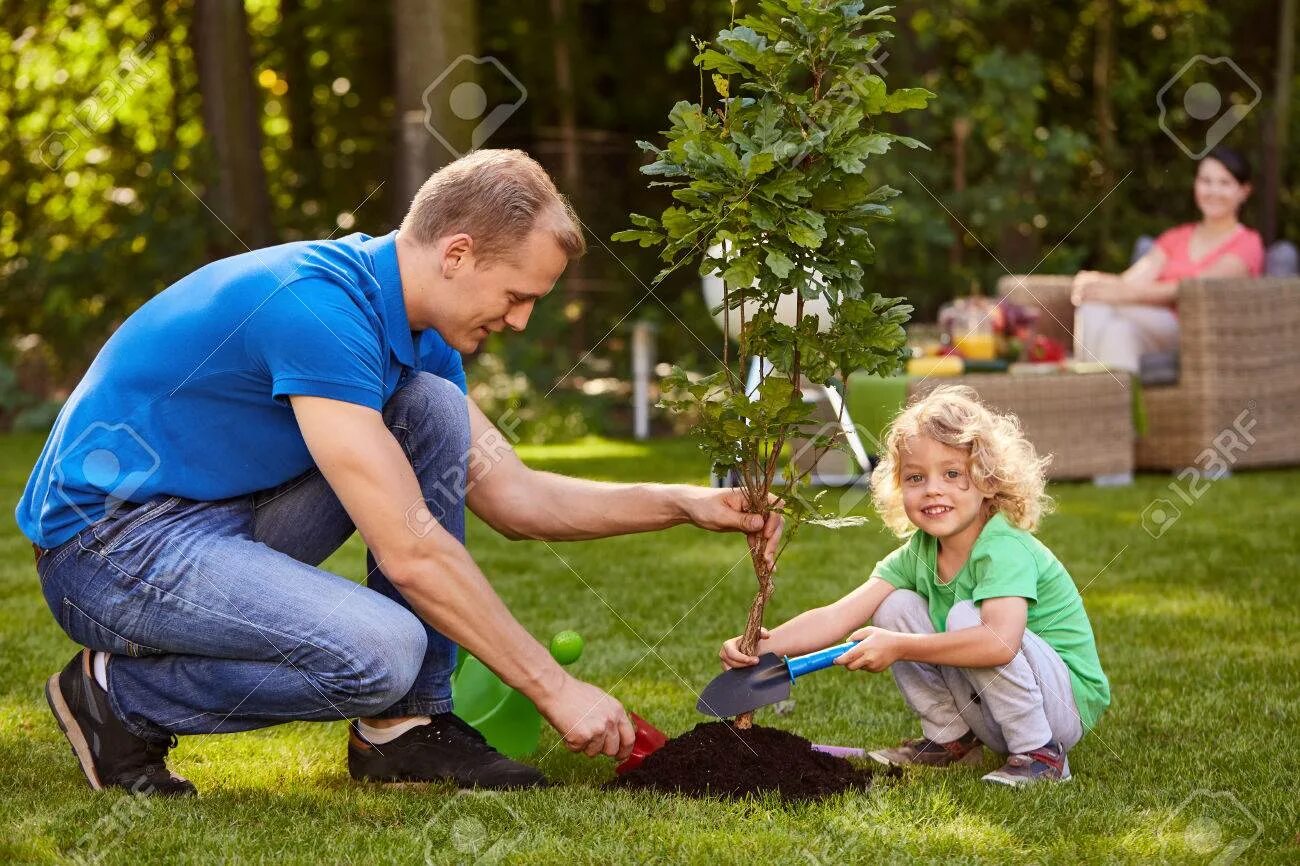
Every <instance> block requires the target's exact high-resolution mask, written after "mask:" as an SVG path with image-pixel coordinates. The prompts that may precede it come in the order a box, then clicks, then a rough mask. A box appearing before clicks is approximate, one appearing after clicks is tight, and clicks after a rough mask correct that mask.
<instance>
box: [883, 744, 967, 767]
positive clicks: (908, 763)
mask: <svg viewBox="0 0 1300 866" xmlns="http://www.w3.org/2000/svg"><path fill="white" fill-rule="evenodd" d="M867 757H868V758H871V759H872V760H873V761H875V762H876V763H878V764H884V765H885V766H886V767H936V768H938V769H940V770H942V769H944V768H945V767H951V766H952V765H953V764H966V765H969V766H978V765H979V764H982V763H984V747H983V746H980V747H979V748H978V749H971V750H970V751H969V752H967V753H966V754H965V755H962V756H961V757H960V758H958V759H957V760H955V761H952V762H950V763H947V764H927V763H926V762H925V761H891V760H890V759H889V757H888V756H887V755H885V754H884V752H879V751H877V752H867Z"/></svg>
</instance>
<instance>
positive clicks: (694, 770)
mask: <svg viewBox="0 0 1300 866" xmlns="http://www.w3.org/2000/svg"><path fill="white" fill-rule="evenodd" d="M873 775H874V773H873V771H872V770H871V769H864V768H860V767H857V766H855V765H854V764H851V763H850V762H849V761H847V760H845V759H844V758H837V757H834V756H832V755H827V754H823V753H821V752H815V751H813V748H812V744H811V743H809V742H808V741H807V740H805V739H804V738H803V737H800V736H796V735H795V734H791V733H789V732H788V731H780V730H777V729H776V728H764V727H758V726H755V727H752V728H749V729H748V730H739V729H737V728H736V727H734V726H733V725H732V724H731V723H730V722H705V723H702V724H699V725H696V726H695V728H694V729H693V730H691V731H689V732H687V733H685V734H683V735H681V736H680V737H677V738H676V739H672V740H669V741H668V743H667V745H665V746H664V747H663V748H661V749H659V751H657V752H655V753H654V754H652V755H650V756H649V757H648V758H646V759H645V761H644V762H643V763H642V764H641V766H639V767H637V768H636V769H635V770H632V771H630V772H628V773H626V774H624V775H622V776H619V777H618V778H616V779H614V780H613V781H612V782H610V783H609V787H612V788H631V789H651V790H656V791H670V792H675V793H679V794H685V795H687V796H691V797H737V798H738V797H744V796H746V795H748V794H763V793H767V792H770V791H774V792H776V793H778V794H780V796H781V798H782V799H784V800H788V801H808V800H819V799H821V798H823V797H828V796H830V795H831V794H837V793H839V792H841V791H850V790H858V791H864V790H866V789H867V788H869V787H870V786H871V782H872V777H873Z"/></svg>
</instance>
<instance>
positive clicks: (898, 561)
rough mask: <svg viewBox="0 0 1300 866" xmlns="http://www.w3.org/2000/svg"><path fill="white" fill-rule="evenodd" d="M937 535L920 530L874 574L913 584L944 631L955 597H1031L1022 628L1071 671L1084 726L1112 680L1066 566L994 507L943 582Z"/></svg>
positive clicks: (1093, 718) (1096, 714) (1106, 699)
mask: <svg viewBox="0 0 1300 866" xmlns="http://www.w3.org/2000/svg"><path fill="white" fill-rule="evenodd" d="M938 554H939V545H938V539H936V538H935V537H934V536H933V535H928V534H926V533H924V532H921V531H920V530H917V532H915V533H914V534H913V535H912V537H911V538H910V539H909V540H908V542H907V543H906V544H904V545H903V546H902V547H900V548H898V549H897V550H895V551H894V552H893V553H891V554H889V555H888V556H886V557H885V558H884V559H882V560H881V561H880V562H879V563H877V565H876V568H875V571H873V572H872V576H873V577H879V578H880V579H881V580H884V581H886V582H888V583H890V584H892V585H893V586H895V587H896V588H898V589H910V590H912V591H913V592H915V593H917V594H919V595H920V596H921V597H922V598H924V599H925V600H926V602H927V603H928V604H929V605H930V621H931V622H932V623H933V624H934V628H935V630H936V631H940V632H941V631H944V629H945V627H946V625H947V622H948V612H949V611H950V610H952V606H953V605H954V604H956V603H957V602H959V601H973V602H975V603H976V604H977V605H978V604H979V603H980V602H982V601H984V600H985V599H987V598H1005V597H1007V596H1020V597H1021V598H1025V599H1028V600H1029V615H1028V621H1027V622H1026V628H1028V630H1029V631H1032V632H1033V633H1034V634H1036V635H1038V636H1039V637H1040V638H1042V639H1043V640H1044V641H1046V642H1047V645H1048V646H1050V647H1051V648H1052V649H1054V650H1055V651H1056V653H1057V655H1059V656H1060V657H1061V660H1062V661H1064V662H1065V666H1066V667H1067V668H1069V670H1070V684H1071V686H1072V687H1073V690H1074V703H1075V705H1076V706H1077V707H1078V708H1079V718H1080V719H1082V721H1083V725H1084V727H1085V728H1091V727H1092V726H1093V725H1094V724H1096V723H1097V719H1099V718H1100V717H1101V714H1102V712H1103V711H1104V710H1105V709H1106V707H1108V706H1109V705H1110V683H1109V682H1107V680H1106V674H1104V673H1103V672H1102V670H1101V660H1100V659H1099V658H1098V657H1097V643H1096V641H1095V640H1094V639H1093V636H1092V625H1091V624H1090V623H1089V622H1088V614H1087V613H1086V612H1085V611H1084V609H1083V599H1082V598H1081V597H1080V596H1079V591H1078V589H1076V588H1075V586H1074V581H1073V580H1071V578H1070V574H1069V572H1067V571H1066V570H1065V566H1063V565H1061V563H1060V561H1059V560H1057V558H1056V557H1055V556H1053V555H1052V551H1050V550H1048V549H1047V547H1046V546H1044V545H1043V543H1042V542H1041V541H1039V540H1038V539H1037V538H1034V536H1033V535H1031V534H1030V533H1028V532H1025V531H1024V530H1023V529H1017V528H1016V527H1014V526H1012V525H1011V524H1010V523H1008V522H1007V519H1006V518H1005V517H1003V516H1002V515H1001V514H994V515H993V517H991V518H990V519H989V522H988V523H986V524H985V525H984V529H983V530H981V531H980V535H979V538H977V539H976V540H975V545H974V546H973V547H972V548H971V552H970V558H969V559H967V560H966V564H965V565H963V566H962V567H961V571H959V572H957V574H956V575H954V576H953V578H952V580H950V581H949V582H948V583H939V581H938V574H939V572H938V569H937V567H936V565H937V559H938Z"/></svg>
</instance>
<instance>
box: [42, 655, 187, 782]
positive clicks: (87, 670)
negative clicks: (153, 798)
mask: <svg viewBox="0 0 1300 866" xmlns="http://www.w3.org/2000/svg"><path fill="white" fill-rule="evenodd" d="M92 657H93V654H92V652H91V651H90V650H88V649H83V650H82V651H81V652H79V653H77V654H76V655H75V656H73V657H72V661H70V662H68V664H67V667H65V668H64V669H63V670H62V671H60V672H59V673H57V674H55V675H53V676H52V677H50V679H49V681H48V682H47V683H46V684H45V699H46V700H47V701H49V704H50V709H51V710H52V711H53V712H54V719H55V721H57V722H58V723H59V728H61V729H62V730H63V734H64V736H66V737H67V738H68V742H69V743H70V744H71V745H72V754H73V755H75V756H76V758H77V762H78V763H79V764H81V771H82V772H83V773H85V774H86V780H87V781H88V782H90V787H91V788H93V789H95V790H96V791H99V790H103V789H104V788H124V789H125V790H127V791H130V792H131V793H132V794H141V795H158V796H162V797H193V796H194V795H195V794H197V793H198V792H197V791H196V790H195V788H194V785H192V784H191V783H190V782H189V780H188V779H182V778H181V777H180V776H177V775H176V774H175V773H173V772H171V771H170V770H168V769H167V752H168V751H169V750H170V749H171V748H172V747H173V746H175V745H176V737H175V736H174V735H173V736H172V738H171V741H170V742H168V743H166V744H161V743H157V744H155V743H150V742H149V741H148V740H142V739H141V738H139V737H137V736H136V735H135V734H133V733H131V732H130V731H128V730H127V729H126V726H125V725H123V724H122V723H121V721H119V720H118V718H117V716H115V715H113V710H112V708H111V707H110V706H109V703H108V692H106V691H104V689H103V688H101V687H100V685H99V683H97V682H95V675H94V673H92V672H91V659H92Z"/></svg>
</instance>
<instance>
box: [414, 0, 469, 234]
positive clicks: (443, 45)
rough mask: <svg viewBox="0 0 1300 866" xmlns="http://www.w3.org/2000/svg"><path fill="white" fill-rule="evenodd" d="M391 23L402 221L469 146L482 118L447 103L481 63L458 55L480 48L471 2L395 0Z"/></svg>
mask: <svg viewBox="0 0 1300 866" xmlns="http://www.w3.org/2000/svg"><path fill="white" fill-rule="evenodd" d="M393 28H394V39H393V44H394V46H395V52H394V53H395V55H396V61H395V62H396V68H395V73H396V74H395V79H396V85H397V86H396V94H395V95H396V112H395V113H396V117H397V123H398V130H397V159H396V163H397V164H396V166H395V171H394V172H393V175H394V180H395V182H396V185H397V189H396V190H395V191H394V195H393V209H394V218H395V219H396V220H400V219H401V218H402V217H403V216H404V215H405V214H406V209H407V208H408V207H409V206H410V204H411V199H412V198H413V197H414V195H415V193H416V190H418V189H419V188H420V185H421V184H423V183H424V182H425V181H426V180H427V179H428V177H429V175H430V174H432V173H433V172H435V171H437V170H438V169H439V168H441V167H442V166H444V165H446V164H447V163H449V162H451V161H452V160H454V159H455V158H456V157H458V156H460V155H461V154H463V153H466V152H468V151H469V150H470V144H471V138H470V136H471V133H472V131H473V129H474V128H475V126H476V125H477V122H478V120H480V119H481V118H479V117H471V118H468V119H466V118H462V117H460V116H458V115H457V114H456V113H455V112H454V111H453V110H452V104H451V91H452V89H453V88H454V87H455V85H457V84H460V83H463V82H467V81H473V80H475V78H476V75H475V70H476V69H478V68H479V67H478V66H477V65H476V64H475V63H473V62H471V61H469V60H461V61H458V60H457V58H459V57H461V56H462V55H469V56H470V57H475V55H476V53H477V50H478V26H477V19H476V17H475V4H474V3H473V0H395V2H394V3H393ZM426 90H427V91H428V98H427V106H426V95H425V92H426ZM488 108H489V109H490V108H491V105H490V104H489V106H488ZM434 130H436V131H437V133H438V135H435V134H434ZM439 136H441V139H440V137H439ZM442 139H445V142H444V141H443V140H442Z"/></svg>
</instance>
